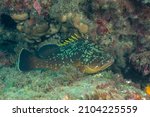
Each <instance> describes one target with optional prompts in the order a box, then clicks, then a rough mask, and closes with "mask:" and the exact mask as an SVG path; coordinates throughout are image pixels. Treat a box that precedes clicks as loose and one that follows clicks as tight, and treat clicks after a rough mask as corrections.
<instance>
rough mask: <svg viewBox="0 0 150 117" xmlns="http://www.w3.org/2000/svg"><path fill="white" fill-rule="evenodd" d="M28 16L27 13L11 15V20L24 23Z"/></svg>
mask: <svg viewBox="0 0 150 117" xmlns="http://www.w3.org/2000/svg"><path fill="white" fill-rule="evenodd" d="M28 17H29V15H28V13H18V14H17V13H14V14H12V15H11V18H12V19H14V20H15V21H24V20H26V19H28Z"/></svg>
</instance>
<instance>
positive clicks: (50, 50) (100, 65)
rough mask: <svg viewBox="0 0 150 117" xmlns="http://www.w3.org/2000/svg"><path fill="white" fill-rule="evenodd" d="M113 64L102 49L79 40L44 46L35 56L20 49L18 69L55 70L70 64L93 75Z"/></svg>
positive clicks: (111, 59)
mask: <svg viewBox="0 0 150 117" xmlns="http://www.w3.org/2000/svg"><path fill="white" fill-rule="evenodd" d="M113 62H114V60H113V58H112V56H111V55H110V54H108V53H107V52H106V51H104V48H102V47H99V46H98V45H96V44H94V43H92V42H91V41H88V40H84V39H79V40H78V41H73V42H72V43H68V44H65V45H64V46H58V45H54V44H47V45H44V46H42V47H41V48H40V49H39V50H38V52H37V54H36V55H35V54H33V53H31V52H29V51H28V50H26V49H22V51H21V53H20V56H19V62H18V67H19V70H20V71H30V70H33V69H51V70H57V69H59V68H60V67H62V66H66V65H69V64H71V65H74V66H75V67H76V68H78V69H79V70H80V71H81V72H83V73H87V74H93V73H97V72H99V71H102V70H104V69H106V68H108V67H109V66H111V65H112V64H113Z"/></svg>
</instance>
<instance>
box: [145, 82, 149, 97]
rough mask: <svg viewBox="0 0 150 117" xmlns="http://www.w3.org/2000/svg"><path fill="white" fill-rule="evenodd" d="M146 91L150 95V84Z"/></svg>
mask: <svg viewBox="0 0 150 117" xmlns="http://www.w3.org/2000/svg"><path fill="white" fill-rule="evenodd" d="M145 92H146V94H147V95H149V96H150V84H148V85H147V86H146V87H145Z"/></svg>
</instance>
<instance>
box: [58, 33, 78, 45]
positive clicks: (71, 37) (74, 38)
mask: <svg viewBox="0 0 150 117" xmlns="http://www.w3.org/2000/svg"><path fill="white" fill-rule="evenodd" d="M80 38H81V37H80V36H79V35H78V34H76V33H74V34H73V35H71V36H70V37H69V38H66V39H65V40H64V41H63V42H61V43H60V44H58V46H65V45H68V44H69V43H72V42H74V41H76V40H78V39H80Z"/></svg>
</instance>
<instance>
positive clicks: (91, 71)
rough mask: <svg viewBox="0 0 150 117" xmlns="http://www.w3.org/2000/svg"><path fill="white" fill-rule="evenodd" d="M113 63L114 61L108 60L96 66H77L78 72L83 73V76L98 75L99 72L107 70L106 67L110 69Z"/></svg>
mask: <svg viewBox="0 0 150 117" xmlns="http://www.w3.org/2000/svg"><path fill="white" fill-rule="evenodd" d="M113 63H114V60H113V59H111V60H108V61H107V62H105V63H104V64H101V65H98V64H95V65H93V64H90V65H79V66H78V68H79V70H80V72H82V73H85V74H95V73H98V72H100V71H103V70H105V69H107V68H108V67H110V66H111V65H112V64H113Z"/></svg>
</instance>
